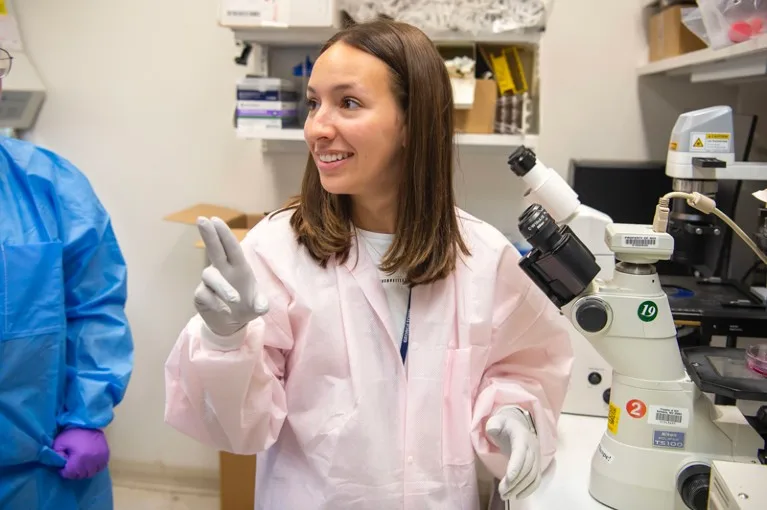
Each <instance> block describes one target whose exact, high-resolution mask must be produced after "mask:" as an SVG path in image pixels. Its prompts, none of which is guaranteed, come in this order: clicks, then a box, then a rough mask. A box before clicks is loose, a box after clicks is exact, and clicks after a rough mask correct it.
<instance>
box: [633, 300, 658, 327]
mask: <svg viewBox="0 0 767 510" xmlns="http://www.w3.org/2000/svg"><path fill="white" fill-rule="evenodd" d="M637 315H638V316H639V319H640V320H641V321H643V322H651V321H654V320H655V317H657V316H658V305H656V304H655V303H654V302H652V301H645V302H644V303H642V304H641V305H639V308H638V309H637Z"/></svg>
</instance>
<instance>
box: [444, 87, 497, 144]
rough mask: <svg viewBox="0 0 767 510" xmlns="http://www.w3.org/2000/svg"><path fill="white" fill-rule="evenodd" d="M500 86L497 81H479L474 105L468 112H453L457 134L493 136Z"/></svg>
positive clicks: (475, 91) (475, 90)
mask: <svg viewBox="0 0 767 510" xmlns="http://www.w3.org/2000/svg"><path fill="white" fill-rule="evenodd" d="M497 100H498V86H497V85H496V83H495V80H480V79H478V80H477V85H476V87H475V89H474V104H473V105H472V107H471V108H470V109H468V110H453V122H454V123H455V126H454V128H455V132H456V133H480V134H492V133H493V131H494V125H495V102H496V101H497Z"/></svg>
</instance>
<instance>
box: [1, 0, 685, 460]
mask: <svg viewBox="0 0 767 510" xmlns="http://www.w3.org/2000/svg"><path fill="white" fill-rule="evenodd" d="M16 4H17V11H18V15H19V18H20V24H21V29H22V33H23V37H24V39H25V42H26V46H27V49H28V52H29V54H30V56H31V57H32V59H33V61H34V63H35V64H36V66H37V68H38V70H39V72H40V74H41V75H42V79H43V81H44V82H45V84H46V85H47V87H48V100H47V102H46V104H45V106H44V109H43V112H42V114H41V117H40V119H39V121H38V124H37V127H36V130H35V132H34V133H33V135H32V136H31V138H32V139H33V140H34V141H36V142H38V143H40V144H42V145H45V146H47V147H49V148H52V149H53V150H55V151H57V152H59V153H60V154H62V155H64V156H65V157H67V158H69V159H70V160H72V161H73V162H74V163H75V164H76V165H78V166H79V167H80V168H81V169H82V170H83V171H84V172H85V173H86V174H87V175H88V177H89V178H90V179H91V181H92V183H93V184H94V186H95V188H96V190H97V192H98V193H99V195H100V197H101V199H102V201H103V202H104V203H105V205H106V206H107V208H108V209H109V211H110V212H111V214H112V216H113V219H114V224H115V227H116V230H117V234H118V236H119V240H120V242H121V244H122V246H123V249H124V252H125V255H126V257H127V260H128V264H129V274H130V282H129V287H130V302H129V307H128V313H129V317H130V320H131V322H132V325H133V329H134V333H135V342H136V360H135V361H136V367H135V373H134V377H133V380H132V382H131V385H130V388H129V391H128V396H127V398H126V400H125V403H124V404H123V405H122V406H121V407H120V408H119V409H118V413H117V420H116V422H115V423H114V425H113V426H112V427H111V428H110V430H109V437H110V440H111V445H112V448H113V458H114V459H116V460H119V461H129V462H141V463H150V464H153V465H155V466H157V467H160V468H162V467H163V466H168V467H171V468H192V469H216V455H215V453H214V452H212V451H210V450H208V449H206V448H204V447H202V446H200V445H198V444H196V443H195V442H193V441H191V440H187V439H186V438H185V437H183V436H182V435H180V434H178V433H176V432H175V431H173V430H172V429H170V428H168V427H166V426H164V425H163V422H162V414H163V403H164V381H163V368H162V367H163V362H164V360H165V358H166V356H167V353H168V351H169V350H170V348H171V345H172V344H173V342H174V341H175V339H176V335H177V333H178V331H179V330H180V328H181V327H182V326H183V325H184V323H185V322H186V320H187V319H188V317H189V316H190V315H191V314H192V313H193V309H192V305H191V296H192V291H193V289H194V287H195V285H196V284H197V282H198V276H199V272H200V270H201V268H202V263H203V260H202V254H201V252H200V251H198V250H195V249H193V248H192V247H191V246H192V244H193V243H194V241H195V239H196V236H195V232H194V231H193V229H192V228H186V227H182V226H178V225H173V224H169V223H166V222H163V221H161V218H162V217H163V216H164V215H166V214H167V213H169V212H172V211H175V210H178V209H180V208H182V207H184V206H186V205H189V204H193V203H195V202H198V201H210V202H213V203H218V204H222V205H231V206H235V207H240V208H244V209H250V210H265V209H269V208H272V207H274V206H276V205H278V204H280V203H281V202H282V201H283V200H284V199H285V198H286V197H287V196H288V195H289V194H291V193H293V192H295V190H296V189H297V186H298V183H299V180H300V175H301V172H302V170H303V157H302V156H301V155H293V156H285V155H277V156H269V157H268V162H267V164H266V165H264V164H262V159H261V154H260V152H259V150H258V148H257V147H258V146H257V144H255V143H253V142H240V141H237V140H235V139H234V136H233V131H232V129H231V108H232V99H233V83H234V80H235V79H236V77H238V76H239V75H240V74H241V73H242V72H243V69H242V68H239V67H237V66H235V65H234V64H233V63H232V59H233V57H234V56H235V54H236V51H237V50H236V49H235V47H234V44H233V39H232V36H231V34H230V32H228V31H227V30H225V29H222V28H219V27H218V26H217V25H216V21H215V14H216V13H215V7H216V1H215V0H207V1H206V2H189V1H184V0H163V1H155V0H134V1H132V2H92V1H85V0H70V1H67V2H52V1H50V0H23V1H20V2H19V1H17V2H16ZM637 16H638V3H636V2H633V1H625V0H624V1H613V2H603V1H598V0H568V1H564V0H560V1H557V2H555V10H554V14H553V16H552V18H551V22H550V25H549V29H548V31H547V34H546V36H545V38H544V42H543V48H542V54H541V55H542V63H541V88H542V106H541V108H542V129H543V132H542V134H541V139H540V150H539V151H538V152H539V155H540V156H541V158H542V159H544V160H545V161H546V162H547V163H548V164H549V165H550V166H553V167H555V168H558V169H560V170H562V171H565V170H566V168H567V164H568V161H569V159H570V158H573V157H589V158H619V159H642V158H645V157H647V155H648V150H651V151H652V152H653V155H654V156H655V157H661V158H662V157H663V156H664V154H665V145H666V143H667V138H668V133H669V130H670V128H671V125H672V124H673V121H674V120H675V119H676V115H677V114H678V111H680V109H681V108H682V107H683V106H684V104H683V103H684V102H686V101H687V99H688V98H687V97H686V96H685V95H684V94H682V93H680V89H677V90H673V89H672V90H671V93H672V94H671V95H672V96H673V95H674V94H673V93H676V97H675V100H678V101H677V102H675V103H674V105H673V107H669V101H667V100H665V99H663V98H662V97H659V92H658V90H657V89H654V88H649V89H646V90H644V92H642V91H641V90H640V88H639V87H638V84H637V79H636V76H635V64H636V63H637V62H638V61H639V60H640V59H641V58H642V53H643V51H644V40H643V35H642V31H641V23H640V21H639V19H638V17H637ZM603 55H606V56H607V58H606V59H605V58H604V57H603ZM640 93H642V94H644V96H646V97H644V98H643V106H645V107H646V108H647V112H649V113H647V114H645V115H642V111H641V110H640V103H639V97H640ZM644 101H646V105H645V102H644ZM647 133H649V138H648V135H647ZM507 156H508V151H506V150H501V151H490V152H485V153H480V152H477V151H475V152H472V151H466V150H464V151H462V153H461V172H460V173H459V176H458V189H459V193H458V194H459V199H460V201H461V203H462V204H463V205H464V206H465V207H466V208H467V209H468V210H469V211H471V212H473V213H474V214H477V215H479V216H480V217H483V218H485V219H487V220H488V221H490V222H492V223H494V224H496V225H497V226H498V227H499V228H501V229H502V230H504V231H507V232H511V231H514V230H515V226H516V218H517V215H518V214H519V212H520V211H521V206H520V201H519V195H520V191H521V190H520V186H519V183H518V182H516V181H515V179H514V178H513V176H512V174H511V172H510V171H509V170H508V169H507V167H506V164H505V161H506V158H507Z"/></svg>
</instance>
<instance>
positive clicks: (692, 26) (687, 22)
mask: <svg viewBox="0 0 767 510" xmlns="http://www.w3.org/2000/svg"><path fill="white" fill-rule="evenodd" d="M682 24H683V25H684V26H685V27H686V28H687V30H689V31H690V32H692V33H693V34H695V36H696V37H697V38H698V39H700V40H701V41H703V42H704V43H706V46H711V42H710V41H709V39H708V33H707V32H706V25H705V24H704V23H703V17H702V16H701V15H700V9H698V8H697V7H683V8H682Z"/></svg>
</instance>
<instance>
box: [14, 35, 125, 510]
mask: <svg viewBox="0 0 767 510" xmlns="http://www.w3.org/2000/svg"><path fill="white" fill-rule="evenodd" d="M10 63H11V57H10V55H8V54H7V52H5V51H4V50H0V78H1V77H2V76H4V75H6V74H7V73H8V71H9V70H10ZM126 278H127V275H126V265H125V260H124V259H123V256H122V253H121V251H120V247H119V246H118V243H117V240H116V238H115V234H114V232H113V230H112V225H111V221H110V217H109V215H108V213H107V212H106V211H105V210H104V207H103V206H102V204H101V203H100V202H99V199H98V198H97V197H96V194H95V193H94V190H93V189H92V187H91V185H90V184H89V181H88V180H87V178H86V177H85V176H84V175H83V174H82V173H81V172H80V171H78V170H77V169H76V168H75V167H74V166H73V165H72V164H70V163H69V162H68V161H66V160H65V159H62V158H61V157H59V156H57V155H56V154H54V153H52V152H49V151H47V150H44V149H42V148H39V147H37V146H35V145H32V144H30V143H27V142H24V141H21V140H17V139H13V138H7V137H0V509H3V510H75V509H77V510H109V509H111V508H113V502H112V483H111V480H110V475H109V471H108V468H107V463H108V460H109V446H108V444H107V440H106V437H105V436H104V433H103V429H104V427H106V426H107V425H108V424H109V423H110V422H111V421H112V418H113V410H114V408H115V406H116V405H118V404H119V403H120V401H121V400H122V399H123V396H124V394H125V390H126V387H127V385H128V381H129V379H130V375H131V371H132V368H133V339H132V336H131V330H130V327H129V325H128V321H127V319H126V316H125V303H126V299H127V291H126Z"/></svg>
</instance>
